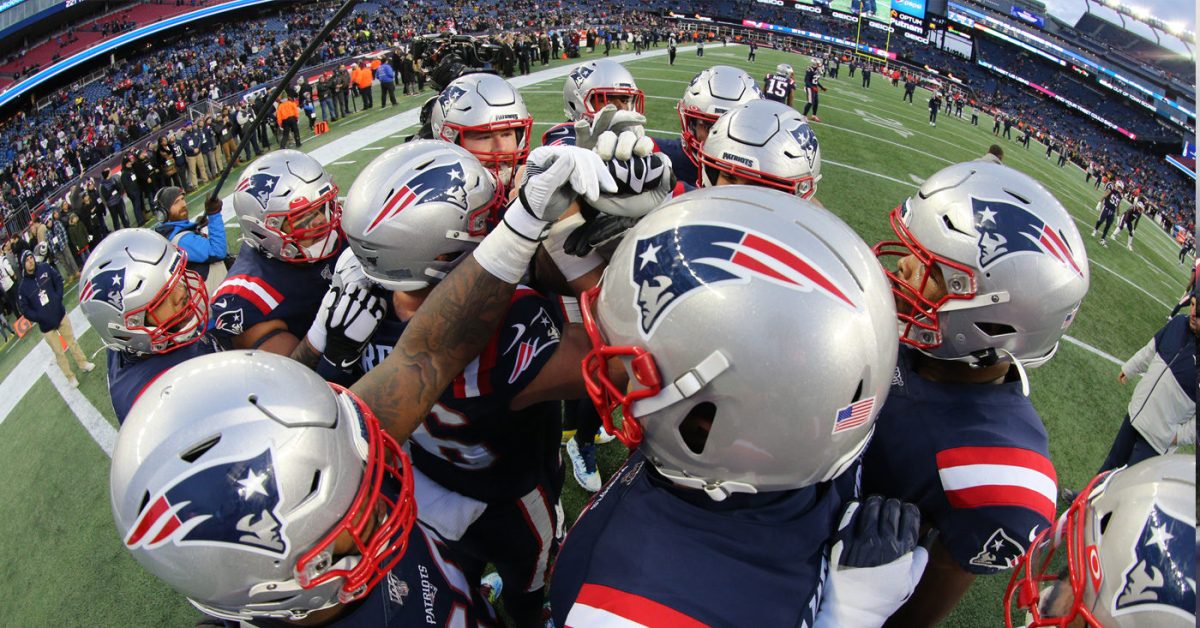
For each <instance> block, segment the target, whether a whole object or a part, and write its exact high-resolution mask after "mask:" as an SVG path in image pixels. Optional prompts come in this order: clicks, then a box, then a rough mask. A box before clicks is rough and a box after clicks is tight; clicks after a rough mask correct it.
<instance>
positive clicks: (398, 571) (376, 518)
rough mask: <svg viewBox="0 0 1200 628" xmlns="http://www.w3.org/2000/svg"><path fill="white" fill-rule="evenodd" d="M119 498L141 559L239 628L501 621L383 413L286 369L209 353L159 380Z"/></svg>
mask: <svg viewBox="0 0 1200 628" xmlns="http://www.w3.org/2000/svg"><path fill="white" fill-rule="evenodd" d="M214 393H219V394H214ZM110 489H111V497H112V508H113V517H114V519H115V520H116V523H117V531H118V532H119V533H120V535H121V538H122V540H123V542H124V544H125V548H126V549H128V550H129V551H130V553H132V554H133V557H134V559H135V560H137V562H138V563H140V564H141V565H142V566H143V567H144V568H145V569H146V570H147V571H149V572H150V573H151V574H153V575H154V576H156V577H157V578H159V579H161V580H162V581H163V582H165V583H166V584H168V585H169V586H170V587H171V588H173V589H175V590H176V591H177V592H179V593H180V594H182V595H184V596H185V597H187V599H188V601H189V602H191V603H192V604H193V605H194V606H195V607H196V608H198V609H200V610H201V611H202V612H203V613H205V614H206V615H209V616H212V617H217V618H220V619H224V620H226V622H227V623H226V625H229V626H247V625H249V626H278V625H333V626H415V625H424V624H426V623H435V624H439V625H441V624H445V625H458V626H467V625H470V626H475V625H479V624H485V625H486V624H495V623H497V618H496V616H495V614H494V613H493V611H492V609H491V607H490V606H489V605H488V603H487V602H486V601H484V600H483V599H482V598H481V597H480V595H479V593H478V591H477V588H476V587H474V586H473V585H472V583H471V582H470V581H469V580H467V578H466V577H465V576H464V574H463V572H462V570H461V568H460V567H459V566H458V564H457V562H456V559H455V557H454V555H453V553H452V552H450V551H449V550H448V549H447V548H445V547H444V545H443V544H441V543H440V542H439V541H438V540H437V538H436V537H435V536H434V535H432V534H431V533H428V532H426V531H425V530H424V529H422V527H421V526H420V525H417V524H416V523H415V520H416V514H417V509H416V504H415V500H414V497H413V473H412V468H411V466H410V464H409V460H408V456H406V455H405V453H404V451H403V450H402V449H401V448H400V445H398V444H397V442H396V441H395V440H394V439H393V438H392V437H390V436H388V435H387V434H386V433H385V432H384V431H383V430H381V429H380V426H379V422H378V420H377V419H376V418H375V415H374V413H373V412H372V411H371V409H370V407H368V406H367V405H366V404H364V403H363V401H362V400H361V399H359V398H358V397H357V396H356V395H355V394H354V393H352V392H350V391H347V390H345V389H343V388H339V387H336V386H333V385H330V384H327V383H325V382H324V381H322V380H321V379H320V377H318V376H317V375H316V374H314V373H313V372H312V371H309V370H308V369H306V368H305V367H304V366H302V365H301V364H299V363H297V362H294V361H292V360H289V359H288V358H285V357H283V356H278V355H273V354H269V353H264V352H258V351H255V352H226V353H221V354H215V355H205V356H201V357H197V358H195V359H193V360H189V361H187V362H185V363H183V364H181V365H180V366H178V367H176V368H175V369H173V370H171V371H169V372H167V373H166V374H164V375H163V376H162V377H160V378H159V379H158V380H156V381H155V382H153V383H152V384H151V385H150V386H149V387H148V388H147V389H146V392H145V394H144V395H143V397H142V401H140V402H139V403H136V404H134V406H133V409H132V411H131V412H130V414H129V420H128V421H126V423H125V425H124V426H123V427H122V429H121V432H120V433H119V434H118V436H117V445H116V448H115V449H114V451H113V461H112V471H111V475H110Z"/></svg>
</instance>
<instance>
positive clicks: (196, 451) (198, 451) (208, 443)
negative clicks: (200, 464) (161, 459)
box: [179, 434, 221, 463]
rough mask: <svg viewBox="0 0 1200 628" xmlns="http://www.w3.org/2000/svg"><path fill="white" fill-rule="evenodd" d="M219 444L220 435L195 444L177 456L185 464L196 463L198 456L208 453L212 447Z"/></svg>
mask: <svg viewBox="0 0 1200 628" xmlns="http://www.w3.org/2000/svg"><path fill="white" fill-rule="evenodd" d="M219 442H221V435H220V434H217V435H215V436H213V437H212V438H209V439H207V440H205V441H204V442H201V443H199V444H197V445H196V446H195V447H192V448H191V449H189V450H187V451H185V452H183V453H181V454H179V459H180V460H182V461H184V462H187V463H193V462H196V461H197V460H199V459H200V456H203V455H204V454H206V453H208V451H209V450H210V449H212V448H213V447H216V446H217V443H219Z"/></svg>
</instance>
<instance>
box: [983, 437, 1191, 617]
mask: <svg viewBox="0 0 1200 628" xmlns="http://www.w3.org/2000/svg"><path fill="white" fill-rule="evenodd" d="M1064 546H1065V548H1064ZM1014 595H1015V596H1016V599H1015V600H1014V599H1013V597H1014ZM1014 602H1015V603H1016V605H1017V608H1014V607H1013V603H1014ZM1018 609H1025V610H1026V613H1027V615H1026V616H1025V617H1023V618H1022V617H1020V615H1019V614H1018V613H1020V611H1019V610H1018ZM1014 614H1018V615H1017V616H1016V617H1014ZM1004 618H1005V623H1006V625H1007V626H1009V627H1012V626H1068V625H1071V626H1074V625H1084V624H1086V625H1088V626H1096V627H1103V628H1134V627H1136V628H1175V627H1177V628H1185V627H1187V628H1191V627H1194V626H1195V625H1196V458H1195V456H1191V455H1183V454H1171V455H1167V456H1155V457H1153V458H1149V459H1147V460H1144V461H1142V462H1140V463H1138V464H1136V465H1134V466H1132V467H1128V468H1125V467H1122V468H1120V469H1117V470H1115V471H1112V472H1109V473H1104V474H1101V475H1099V476H1097V477H1096V478H1095V479H1093V480H1092V482H1091V483H1090V484H1089V485H1088V486H1087V488H1086V489H1084V490H1083V492H1081V493H1080V494H1079V496H1078V497H1076V498H1075V502H1074V503H1072V504H1071V506H1070V508H1069V509H1068V510H1067V512H1065V513H1064V514H1063V515H1062V516H1061V517H1059V520H1058V523H1057V524H1056V525H1055V526H1054V527H1052V528H1048V529H1046V530H1043V531H1042V532H1041V533H1040V534H1039V535H1038V536H1037V537H1036V538H1035V539H1034V540H1033V542H1032V543H1031V544H1030V548H1029V550H1028V551H1027V552H1026V553H1025V555H1023V556H1022V557H1021V559H1020V561H1019V562H1018V563H1017V568H1016V569H1015V570H1014V571H1013V574H1012V578H1011V580H1009V583H1008V590H1007V591H1006V593H1005V604H1004Z"/></svg>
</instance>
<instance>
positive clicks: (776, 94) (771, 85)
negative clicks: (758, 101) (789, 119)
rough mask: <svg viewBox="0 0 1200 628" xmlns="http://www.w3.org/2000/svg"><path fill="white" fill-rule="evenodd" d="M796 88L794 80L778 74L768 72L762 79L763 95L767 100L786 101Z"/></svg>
mask: <svg viewBox="0 0 1200 628" xmlns="http://www.w3.org/2000/svg"><path fill="white" fill-rule="evenodd" d="M794 89H796V81H795V79H792V78H790V77H787V76H779V75H778V74H768V75H767V76H766V78H764V79H763V90H762V91H763V96H765V97H766V98H767V100H774V101H776V102H781V103H787V101H788V97H789V96H791V95H792V90H794Z"/></svg>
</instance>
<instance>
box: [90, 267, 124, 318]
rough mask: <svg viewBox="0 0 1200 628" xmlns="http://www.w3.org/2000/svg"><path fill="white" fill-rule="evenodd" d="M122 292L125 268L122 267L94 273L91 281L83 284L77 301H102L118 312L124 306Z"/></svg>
mask: <svg viewBox="0 0 1200 628" xmlns="http://www.w3.org/2000/svg"><path fill="white" fill-rule="evenodd" d="M124 290H125V267H124V266H122V267H120V268H113V269H111V270H103V271H100V272H98V273H96V276H94V277H92V280H91V281H89V282H87V283H86V284H84V286H83V290H82V291H81V292H80V293H79V300H80V301H82V302H84V303H86V302H88V301H103V302H105V303H107V304H109V305H111V306H112V307H113V308H114V309H116V310H117V311H118V312H120V311H121V310H122V308H124V304H125V297H124V296H123V295H124Z"/></svg>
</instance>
